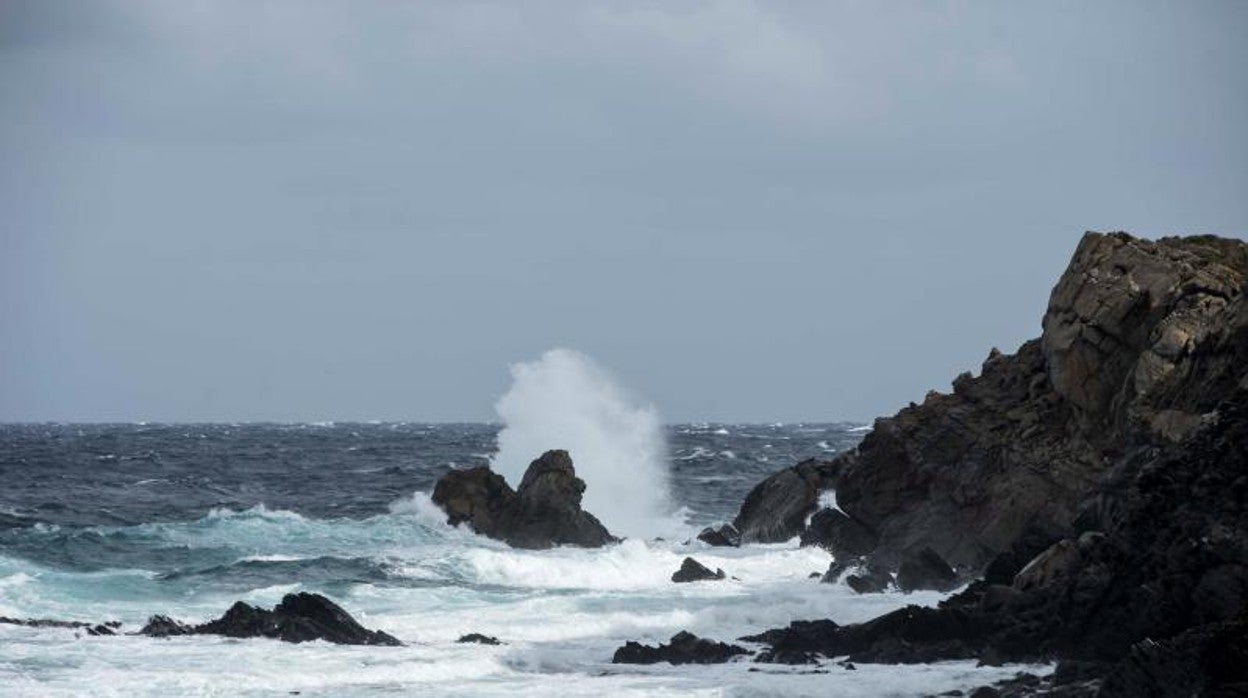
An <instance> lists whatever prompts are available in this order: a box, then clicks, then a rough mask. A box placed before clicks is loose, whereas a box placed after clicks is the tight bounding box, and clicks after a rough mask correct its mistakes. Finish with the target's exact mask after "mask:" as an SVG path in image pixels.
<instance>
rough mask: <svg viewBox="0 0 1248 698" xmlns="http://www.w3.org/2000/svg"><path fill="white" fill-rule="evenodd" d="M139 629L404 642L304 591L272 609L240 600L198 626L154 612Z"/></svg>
mask: <svg viewBox="0 0 1248 698" xmlns="http://www.w3.org/2000/svg"><path fill="white" fill-rule="evenodd" d="M139 633H140V634H142V635H151V636H153V637H169V636H171V635H223V636H225V637H238V638H247V637H267V638H272V639H275V640H282V641H283V642H311V641H313V640H325V641H326V642H332V643H334V644H338V645H388V646H398V645H402V644H403V643H401V642H399V641H398V640H397V639H395V638H394V637H392V636H390V635H388V634H386V633H384V632H381V631H379V630H368V629H367V628H365V627H363V626H362V625H360V624H359V623H358V622H356V620H355V619H354V618H352V617H351V615H350V614H349V613H347V612H346V611H344V610H343V609H342V608H341V607H340V606H338V604H335V603H334V602H333V601H330V600H329V599H327V598H325V597H324V596H321V595H320V594H311V593H307V592H300V593H298V594H287V595H286V596H284V597H283V598H282V601H281V603H279V604H278V605H277V606H276V607H274V608H273V610H266V609H263V608H257V607H255V606H252V605H250V604H246V603H243V602H242V601H239V602H237V603H235V604H234V605H233V606H231V607H230V608H229V610H227V611H226V612H225V614H224V615H222V616H221V617H220V618H218V619H216V620H213V621H209V622H207V623H204V624H202V625H197V626H186V625H183V624H182V623H179V622H177V621H174V620H172V619H170V618H168V617H166V616H153V617H152V618H151V620H149V621H148V622H147V625H145V626H144V627H143V629H142V630H140V631H139Z"/></svg>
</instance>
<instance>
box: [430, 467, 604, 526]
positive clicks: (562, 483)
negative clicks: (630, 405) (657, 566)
mask: <svg viewBox="0 0 1248 698" xmlns="http://www.w3.org/2000/svg"><path fill="white" fill-rule="evenodd" d="M584 492H585V482H584V481H583V480H581V479H580V478H578V477H577V476H576V470H575V469H574V468H573V467H572V459H571V458H570V457H569V456H568V452H567V451H547V452H546V453H544V454H542V457H541V458H538V459H537V460H535V461H533V463H531V464H530V465H529V468H528V470H526V471H525V473H524V478H523V479H521V481H520V487H519V488H518V489H516V490H512V489H511V487H510V486H509V485H508V484H507V481H506V480H504V479H503V476H501V475H499V474H498V473H495V472H494V471H492V470H490V469H489V468H486V467H480V468H470V469H468V470H452V471H451V472H449V473H447V474H446V475H444V476H442V478H441V479H439V480H438V483H437V485H435V486H434V489H433V502H434V503H435V504H437V505H438V506H439V507H441V508H442V510H443V511H445V512H446V514H447V521H448V522H449V523H450V524H452V525H457V524H460V523H467V524H468V525H469V526H470V527H471V528H472V530H474V531H476V532H477V533H479V534H481V535H483V536H488V537H490V538H495V539H497V540H501V541H503V542H505V543H507V544H508V545H510V546H512V547H516V548H527V549H542V548H550V547H553V546H556V545H576V546H581V547H585V548H597V547H601V546H603V545H606V544H607V543H613V542H616V541H617V540H618V539H617V538H615V537H614V536H612V535H611V533H610V532H608V531H607V529H606V527H605V526H603V525H602V523H601V522H599V521H598V519H597V518H595V517H594V516H593V514H590V513H589V512H587V511H585V510H583V509H581V497H582V495H583V494H584Z"/></svg>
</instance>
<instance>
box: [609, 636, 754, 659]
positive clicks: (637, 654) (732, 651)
mask: <svg viewBox="0 0 1248 698" xmlns="http://www.w3.org/2000/svg"><path fill="white" fill-rule="evenodd" d="M743 654H749V651H748V650H746V649H745V648H744V647H739V646H737V645H729V644H727V643H723V642H715V641H713V640H704V639H702V638H700V637H698V636H696V635H693V634H692V633H687V632H679V633H676V634H675V635H673V636H672V639H671V640H669V641H668V644H666V645H659V646H657V647H651V646H649V645H642V644H640V643H637V642H628V643H626V644H625V645H624V646H623V647H620V648H619V649H617V650H616V651H615V656H613V657H612V658H611V662H612V663H613V664H657V663H658V662H668V663H669V664H723V663H724V662H728V661H731V660H732V658H733V657H736V656H739V655H743Z"/></svg>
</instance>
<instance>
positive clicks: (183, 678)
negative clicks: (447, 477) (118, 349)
mask: <svg viewBox="0 0 1248 698" xmlns="http://www.w3.org/2000/svg"><path fill="white" fill-rule="evenodd" d="M500 429H501V427H500V425H497V424H416V423H313V424H251V423H246V424H155V423H151V424H148V423H140V424H21V425H4V426H0V615H2V616H8V617H12V618H51V619H59V620H76V621H87V622H92V623H98V622H105V621H118V622H120V623H121V627H120V630H119V634H118V635H117V636H111V637H110V636H100V637H97V636H91V635H88V634H85V633H84V632H82V631H81V630H75V629H64V628H35V627H24V626H18V625H8V624H0V695H3V696H84V695H90V696H96V695H98V696H183V695H214V696H250V695H265V696H270V695H271V696H285V695H300V696H353V695H367V696H400V695H403V696H407V695H436V696H443V695H444V696H476V695H508V696H511V695H530V696H582V695H583V696H632V695H636V696H663V695H672V696H721V695H727V696H736V695H741V696H756V695H757V696H763V695H774V696H793V695H812V696H813V695H819V696H829V695H837V696H915V695H932V694H938V693H941V692H944V691H949V690H954V689H963V690H965V689H967V688H970V687H973V686H976V685H982V684H985V683H990V682H992V681H995V680H998V679H1001V678H1005V677H1008V676H1011V675H1013V673H1014V672H1015V671H1017V670H1018V669H1019V667H1004V668H991V667H981V668H976V667H975V666H974V664H973V663H970V662H943V663H937V664H930V665H915V666H903V667H896V666H884V665H868V664H859V665H857V666H856V667H854V668H852V669H851V668H848V667H846V666H843V665H842V664H840V663H837V662H834V661H828V662H825V663H824V664H822V665H819V666H797V667H790V666H777V665H767V664H757V663H753V662H751V661H749V660H748V659H743V660H741V661H736V662H732V663H729V664H723V665H715V666H670V665H667V664H660V665H651V666H630V665H615V664H612V663H611V656H612V653H613V652H614V651H615V649H616V648H617V647H619V646H620V645H621V644H623V643H624V642H626V641H629V640H637V641H641V642H646V643H657V642H665V641H667V639H668V638H670V637H671V636H672V635H673V634H675V633H677V632H678V631H681V630H688V631H690V632H693V633H695V634H697V635H699V636H703V637H708V638H712V639H716V640H724V641H733V640H735V639H736V638H738V637H740V636H742V635H746V634H750V633H756V632H759V631H761V630H764V629H768V628H773V627H779V626H783V625H787V624H788V623H789V622H790V621H793V620H799V619H815V618H832V619H833V620H835V621H837V622H838V623H850V622H856V621H863V620H867V619H869V618H872V617H874V616H876V615H878V614H880V613H884V612H887V611H890V610H893V609H896V608H899V607H902V606H904V605H907V604H920V605H931V604H935V603H936V602H938V601H939V600H940V599H941V598H942V595H941V594H938V593H935V592H927V593H924V592H919V593H913V594H908V595H907V594H901V593H896V592H891V593H884V594H874V595H857V594H855V593H853V592H852V591H850V590H849V589H848V588H846V587H844V586H843V585H840V584H824V583H820V582H819V580H818V579H817V578H814V577H816V576H817V575H818V574H819V573H822V572H824V571H825V570H826V569H827V568H828V565H829V563H830V562H831V556H830V555H829V554H828V553H827V552H825V551H823V550H821V549H818V548H811V547H807V548H803V547H800V546H799V544H798V541H797V540H792V541H789V542H786V543H779V544H772V545H747V546H744V547H742V548H739V549H727V548H710V547H708V546H706V545H705V544H703V543H701V542H699V541H697V540H696V538H695V536H696V534H697V532H698V531H699V530H700V529H701V528H702V527H703V526H705V525H708V524H713V523H717V522H721V521H727V520H730V519H731V518H732V517H733V516H734V515H735V513H736V511H737V509H738V507H739V506H740V504H741V501H742V499H743V498H744V496H745V494H746V493H747V492H748V491H749V489H750V488H751V487H752V486H753V485H755V484H756V483H757V482H759V481H760V480H761V479H762V478H763V477H765V476H766V475H768V474H769V473H771V472H774V471H776V470H778V469H781V468H784V467H788V466H791V465H793V464H795V463H797V462H799V461H801V460H803V459H806V458H811V457H829V456H831V455H833V454H836V453H838V452H841V451H843V450H845V449H848V448H852V447H853V446H854V445H855V444H856V443H857V442H858V441H859V439H861V438H862V436H863V434H864V432H865V431H867V429H868V427H865V426H863V425H859V424H849V423H834V424H680V425H671V426H666V427H663V428H662V432H663V441H664V453H665V456H664V461H665V463H664V465H665V466H666V468H667V482H666V483H665V485H664V486H665V487H667V488H668V489H669V490H670V491H669V492H668V493H667V495H666V498H667V500H668V501H670V506H671V509H672V516H671V517H670V519H669V520H667V521H666V522H665V525H666V529H664V531H663V533H664V535H653V534H652V535H647V536H627V537H626V539H625V540H624V541H623V542H621V543H619V544H616V545H610V546H608V547H605V548H601V549H577V548H556V549H552V550H544V551H528V550H514V549H511V548H508V547H507V546H506V545H504V544H502V543H499V542H496V541H493V540H489V539H486V538H483V537H481V536H477V535H475V534H473V533H472V532H471V531H469V530H466V529H464V528H455V527H451V526H448V525H447V524H446V522H445V517H444V516H442V514H441V512H440V511H439V510H438V509H437V507H436V506H434V505H433V504H432V503H431V501H430V499H429V493H430V492H431V491H432V488H433V485H434V483H435V481H436V480H437V479H438V477H440V476H441V475H443V474H444V473H446V472H447V471H449V470H451V469H454V468H466V467H472V466H478V465H486V464H488V463H490V461H491V459H492V458H494V457H495V454H496V452H497V450H498V443H499V434H500ZM559 446H560V444H558V443H552V444H550V447H552V448H553V447H559ZM538 455H540V454H538V453H534V454H532V457H534V458H536V457H537V456H538ZM572 457H573V460H574V461H576V466H577V470H578V473H579V474H580V475H581V476H582V477H583V478H585V479H586V482H587V485H588V490H587V502H588V501H589V498H588V493H589V492H593V491H594V488H595V484H596V483H597V484H599V485H600V487H599V489H600V490H602V489H604V488H607V487H610V485H609V484H604V483H610V482H611V479H610V478H607V479H604V478H602V477H599V475H600V474H601V469H597V470H596V469H595V467H594V464H592V463H587V462H584V460H581V461H578V460H577V453H576V452H575V451H573V452H572ZM614 475H615V476H616V479H617V480H618V476H619V473H618V472H617V473H614ZM513 484H515V483H513ZM587 508H588V507H587ZM590 510H591V512H592V509H590ZM604 522H605V523H606V524H607V525H608V527H609V528H612V529H613V531H615V532H617V533H618V532H619V531H616V529H615V527H614V526H613V525H612V521H610V520H605V519H604ZM686 556H693V557H695V558H696V559H698V560H699V561H701V562H702V563H704V564H706V565H707V566H709V567H711V568H716V567H719V568H722V569H724V570H725V572H727V573H728V575H730V578H729V579H727V580H724V581H715V582H698V583H692V584H675V583H672V582H671V581H670V576H671V574H672V573H673V572H674V571H675V570H676V569H677V568H678V567H679V566H680V563H681V561H682V560H683V559H684V557H686ZM300 590H305V591H315V592H319V593H322V594H325V595H327V596H328V597H330V598H331V599H333V600H334V601H335V602H337V603H338V604H340V605H341V606H342V607H343V608H345V609H346V610H347V611H348V612H350V613H351V614H353V615H354V616H355V618H356V619H357V620H359V621H360V623H362V624H363V625H364V626H366V627H368V628H373V629H380V630H384V631H385V632H387V633H390V634H392V635H394V636H395V637H397V638H399V639H400V640H402V641H403V642H404V643H405V645H404V646H403V647H348V646H338V645H332V644H328V643H325V642H319V641H318V642H311V643H304V644H289V643H283V642H279V641H275V640H267V639H245V640H238V639H227V638H219V637H209V636H194V637H176V638H167V639H156V638H148V637H144V636H134V635H129V633H133V632H135V631H137V630H138V629H139V628H141V627H142V625H143V624H144V622H145V621H146V620H147V618H148V617H149V616H151V615H153V614H165V615H168V616H172V617H174V618H177V619H179V620H182V621H186V622H203V621H206V620H209V619H212V618H215V617H218V616H219V615H221V613H223V612H224V611H225V609H226V608H228V607H229V606H230V605H231V604H232V603H234V602H235V601H239V600H242V601H246V602H248V603H251V604H256V605H261V606H271V605H273V604H276V603H277V602H278V601H279V600H280V599H281V597H282V596H283V595H285V594H288V593H291V592H294V591H300ZM467 633H483V634H486V635H490V636H495V637H497V638H498V639H499V640H500V641H501V642H502V644H500V645H497V646H487V645H479V644H460V643H457V642H456V640H457V638H459V637H460V636H462V635H465V634H467Z"/></svg>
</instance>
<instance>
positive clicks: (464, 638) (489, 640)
mask: <svg viewBox="0 0 1248 698" xmlns="http://www.w3.org/2000/svg"><path fill="white" fill-rule="evenodd" d="M455 642H458V643H470V642H475V643H477V644H479V645H501V644H503V643H501V642H499V640H498V638H496V637H491V636H489V635H482V634H481V633H468V634H467V635H461V636H460V638H459V639H458V640H456V641H455Z"/></svg>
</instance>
